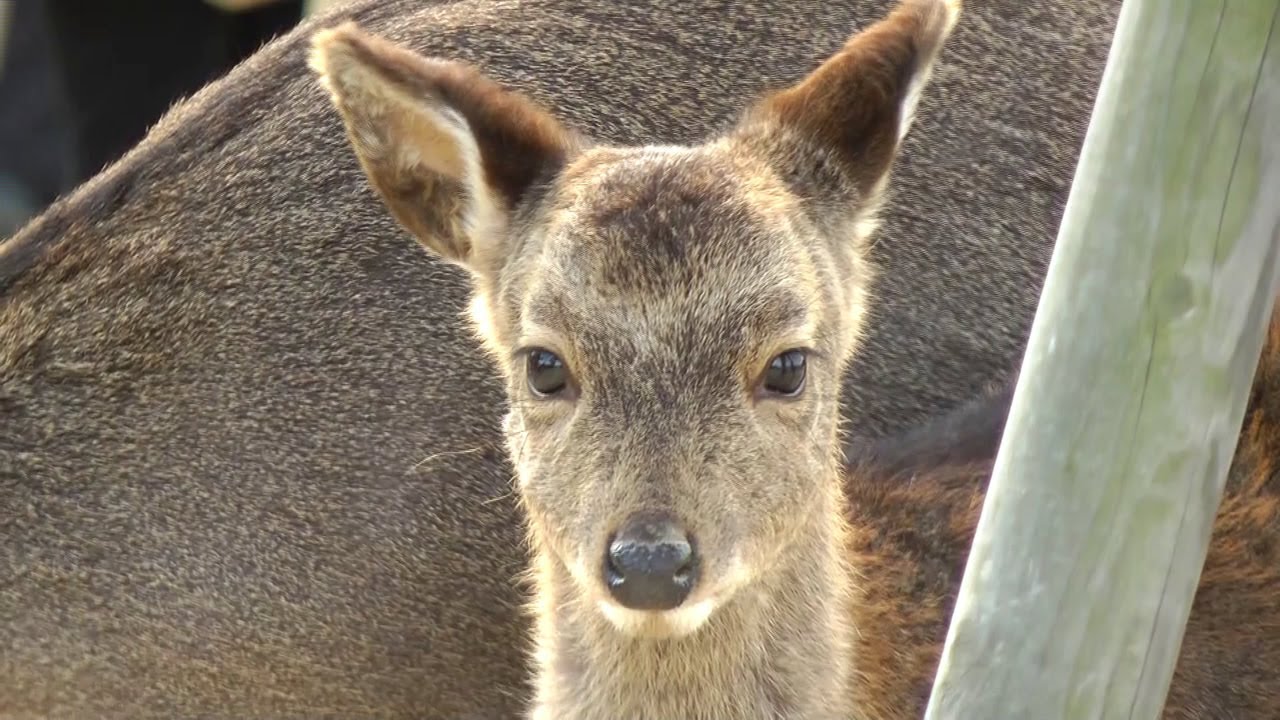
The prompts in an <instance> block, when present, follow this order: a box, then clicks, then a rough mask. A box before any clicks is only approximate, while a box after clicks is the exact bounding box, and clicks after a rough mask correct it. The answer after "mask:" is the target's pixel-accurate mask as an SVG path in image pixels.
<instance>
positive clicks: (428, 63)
mask: <svg viewBox="0 0 1280 720" xmlns="http://www.w3.org/2000/svg"><path fill="white" fill-rule="evenodd" d="M311 67H312V68H313V69H314V70H315V71H316V72H317V73H318V74H319V75H320V81H321V83H322V84H323V85H324V86H325V87H326V88H327V89H328V90H329V92H330V94H331V96H332V98H333V103H334V105H335V106H336V107H337V109H338V112H339V113H340V114H341V115H342V120H343V123H344V124H345V125H346V128H347V135H348V137H349V138H350V140H351V144H352V146H353V147H354V148H355V153H356V156H357V157H358V158H359V160H360V165H361V166H362V167H363V168H364V171H365V173H366V174H367V175H368V177H369V180H370V182H371V183H372V185H373V187H374V188H375V189H376V190H377V192H378V193H379V195H381V197H382V199H383V201H384V202H385V203H386V205H387V207H388V208H389V209H390V211H391V213H392V215H393V216H394V217H395V218H396V220H397V221H399V222H400V224H401V225H403V226H404V227H406V228H407V229H408V230H409V231H410V232H412V233H413V234H414V235H415V236H417V237H418V239H419V240H420V241H421V242H422V243H423V244H424V245H426V246H427V247H428V248H429V249H431V250H433V251H435V252H436V253H438V254H439V255H440V256H441V257H443V258H444V259H446V260H449V261H451V262H454V263H457V264H459V265H462V266H464V267H467V268H468V269H470V270H472V271H473V272H475V273H478V274H481V275H485V274H489V273H492V272H494V271H495V270H496V267H497V266H496V265H495V263H500V262H501V256H502V251H503V248H502V247H501V245H502V238H503V237H504V232H503V231H504V228H505V225H506V221H507V217H508V215H509V213H510V211H511V209H512V208H514V207H515V206H516V205H517V204H519V203H520V202H521V200H522V199H524V198H525V197H526V196H527V194H528V193H529V191H530V189H531V188H532V187H533V186H534V185H535V184H536V183H538V182H539V181H540V180H542V179H544V178H549V177H551V176H552V175H554V173H555V172H556V171H557V170H558V169H559V168H560V167H562V166H563V165H564V163H565V162H566V161H567V159H568V157H569V155H570V154H571V152H572V150H573V148H574V147H576V144H577V143H576V141H575V139H574V137H573V136H572V134H571V133H570V132H568V131H567V130H566V129H565V128H563V127H561V125H560V124H559V123H558V122H556V120H555V119H554V118H553V117H551V115H550V114H549V113H547V112H546V111H544V110H543V109H541V108H540V107H538V106H537V105H535V104H534V103H533V102H532V101H530V100H528V99H526V98H524V97H521V96H520V95H517V94H515V93H511V92H508V91H506V90H504V89H502V88H500V87H499V86H498V85H497V84H496V83H494V82H493V81H491V80H489V79H488V78H486V77H484V76H483V75H481V74H480V73H479V72H477V71H476V70H475V69H474V68H472V67H470V66H468V65H464V64H462V63H459V62H451V61H444V60H436V59H429V58H426V57H423V56H421V55H419V54H417V53H415V52H413V51H411V50H408V49H406V48H403V47H400V46H398V45H395V44H393V43H391V42H389V41H387V40H383V39H381V38H378V37H375V36H372V35H369V34H367V33H365V32H363V31H361V30H360V29H359V28H357V27H356V26H355V24H354V23H346V24H344V25H341V26H338V27H336V28H332V29H329V30H323V31H321V32H318V33H316V35H315V37H314V38H313V41H312V53H311Z"/></svg>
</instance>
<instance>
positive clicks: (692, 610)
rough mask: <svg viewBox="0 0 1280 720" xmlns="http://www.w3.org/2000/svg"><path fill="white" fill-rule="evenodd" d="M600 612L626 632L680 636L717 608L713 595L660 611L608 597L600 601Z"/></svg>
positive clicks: (646, 635) (650, 636) (686, 633)
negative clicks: (632, 607)
mask: <svg viewBox="0 0 1280 720" xmlns="http://www.w3.org/2000/svg"><path fill="white" fill-rule="evenodd" d="M599 606H600V612H601V613H602V614H603V615H604V616H605V619H607V620H608V621H609V622H610V623H611V624H612V625H613V626H614V627H616V628H617V629H618V630H619V631H620V632H622V633H623V634H625V635H630V636H632V637H647V638H680V637H684V636H686V635H691V634H693V633H694V632H695V631H697V630H698V628H700V627H702V626H703V624H704V623H706V622H707V618H709V617H711V613H712V612H714V611H715V609H716V602H715V600H714V599H713V598H707V599H705V600H701V601H699V602H696V603H694V604H692V605H688V606H685V607H679V608H676V609H675V610H664V611H661V612H657V611H651V610H628V609H627V608H624V607H622V606H621V605H617V604H614V603H612V602H609V601H607V600H601V601H600V603H599Z"/></svg>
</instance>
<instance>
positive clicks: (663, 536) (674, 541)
mask: <svg viewBox="0 0 1280 720" xmlns="http://www.w3.org/2000/svg"><path fill="white" fill-rule="evenodd" d="M605 565H606V568H605V580H606V582H607V583H608V585H609V593H610V594H611V595H613V598H614V599H615V600H617V601H618V603H619V604H621V605H622V606H623V607H626V608H630V609H632V610H671V609H673V608H676V607H679V606H680V603H682V602H684V599H685V598H686V597H688V596H689V591H690V590H692V589H693V584H694V581H695V580H696V579H697V578H696V575H697V557H696V556H695V555H694V551H693V546H692V545H691V544H690V543H689V536H688V535H687V534H686V533H685V531H684V530H683V529H682V528H681V527H680V526H679V525H678V524H677V523H676V522H675V520H673V519H672V518H671V517H669V516H666V515H652V514H637V515H633V516H631V517H630V518H627V520H626V521H625V522H623V523H622V526H621V527H620V528H618V533H617V534H616V535H614V536H613V539H612V540H610V541H609V553H608V557H607V561H606V563H605Z"/></svg>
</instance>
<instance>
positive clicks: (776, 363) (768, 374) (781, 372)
mask: <svg viewBox="0 0 1280 720" xmlns="http://www.w3.org/2000/svg"><path fill="white" fill-rule="evenodd" d="M804 370H805V353H804V351H803V350H788V351H786V352H784V353H779V354H778V355H775V356H774V358H773V359H772V360H770V361H769V367H768V368H767V369H766V370H765V372H764V381H763V383H762V384H763V386H764V389H765V390H766V391H767V392H770V393H772V394H774V395H782V396H784V397H795V396H797V395H799V394H800V392H801V391H802V390H804V376H805V372H804Z"/></svg>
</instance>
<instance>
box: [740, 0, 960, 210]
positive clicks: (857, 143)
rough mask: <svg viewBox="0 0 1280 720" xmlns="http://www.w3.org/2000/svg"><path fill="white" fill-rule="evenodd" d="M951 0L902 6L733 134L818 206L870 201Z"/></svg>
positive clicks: (938, 44)
mask: <svg viewBox="0 0 1280 720" xmlns="http://www.w3.org/2000/svg"><path fill="white" fill-rule="evenodd" d="M959 14H960V1H959V0H903V2H901V3H900V4H899V5H898V6H897V7H896V8H895V9H894V11H893V12H892V13H891V14H890V15H889V16H888V17H886V18H884V19H883V20H881V21H879V22H877V23H876V24H874V25H872V26H871V27H869V28H867V29H866V30H864V31H862V32H860V33H858V34H856V35H854V36H853V37H852V38H850V40H849V41H848V43H846V44H845V46H844V48H842V49H841V50H840V51H839V52H837V53H836V54H835V55H833V56H831V57H830V58H828V59H827V60H826V61H825V62H823V63H822V64H821V65H820V66H819V67H818V68H817V69H816V70H814V71H813V72H812V73H810V74H809V75H808V76H807V77H805V78H804V79H803V80H802V81H800V82H799V83H797V84H796V85H794V86H792V87H789V88H786V89H784V90H781V91H778V92H776V93H773V94H772V95H769V96H767V97H765V98H764V99H763V100H762V101H761V102H759V103H758V104H757V105H756V106H755V107H753V108H752V109H751V110H749V111H748V113H747V114H746V116H745V118H744V119H743V121H742V123H741V124H740V125H739V127H738V129H737V131H736V137H737V139H738V141H739V142H743V143H745V144H746V145H747V146H748V147H749V149H750V150H752V151H755V152H758V153H761V154H763V155H764V156H765V157H766V158H767V159H768V160H769V161H770V163H771V164H772V165H773V166H774V167H775V169H776V170H778V171H779V172H780V174H782V175H783V176H784V177H786V178H788V179H790V180H791V181H793V182H794V183H795V184H797V185H798V186H799V188H800V190H801V194H802V195H803V196H805V197H808V198H812V199H813V200H815V201H817V206H818V207H819V208H827V207H829V208H831V209H833V210H836V209H838V208H849V207H851V206H857V207H858V208H861V209H862V210H867V209H868V206H869V205H874V204H875V202H876V201H877V200H878V199H879V196H880V193H881V191H882V190H883V187H884V184H885V182H886V181H887V179H888V175H889V170H890V167H891V165H892V163H893V159H894V157H895V156H896V154H897V151H898V145H899V143H900V142H901V140H902V138H903V137H905V136H906V134H907V130H908V129H909V128H910V126H911V120H912V116H913V115H914V113H915V109H916V105H917V104H918V102H919V99H920V94H921V91H922V90H923V89H924V87H925V85H926V84H927V82H928V80H929V76H930V74H931V72H932V69H933V65H934V62H935V61H936V59H937V56H938V53H939V51H940V49H941V48H942V45H943V43H944V42H945V41H946V39H947V37H948V36H949V35H950V33H951V30H952V28H953V27H954V26H955V23H956V20H957V19H958V18H959Z"/></svg>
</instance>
